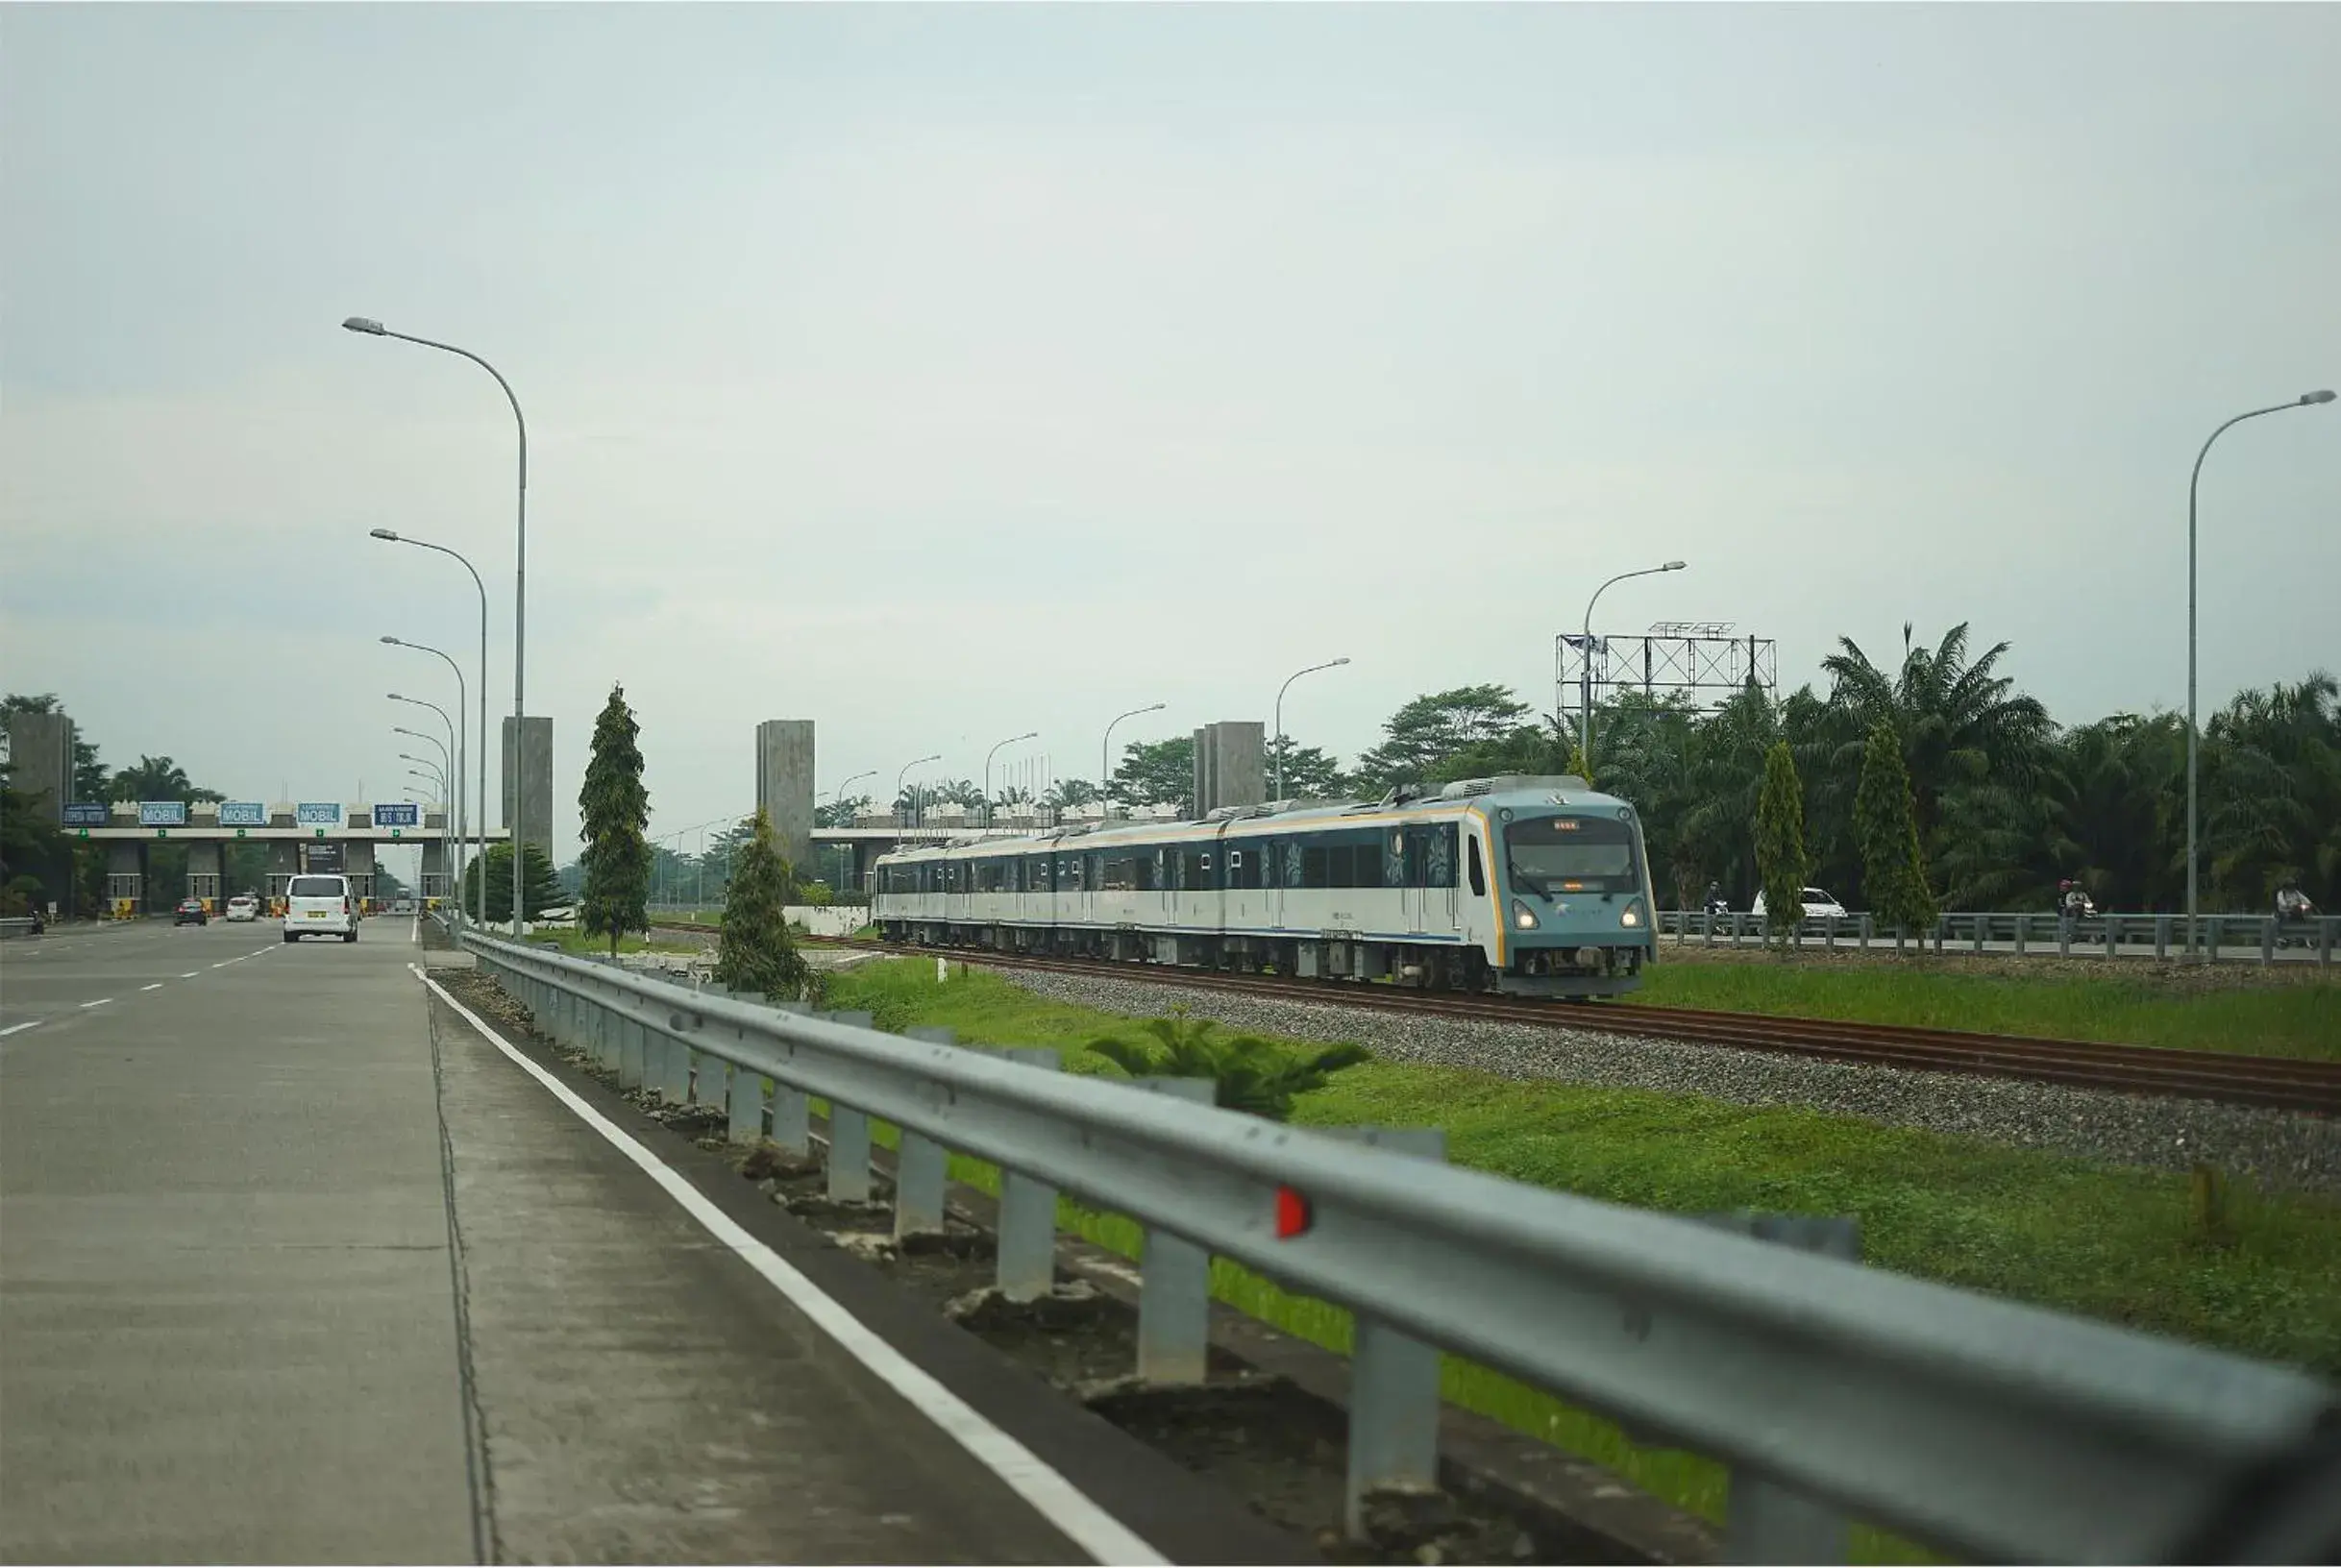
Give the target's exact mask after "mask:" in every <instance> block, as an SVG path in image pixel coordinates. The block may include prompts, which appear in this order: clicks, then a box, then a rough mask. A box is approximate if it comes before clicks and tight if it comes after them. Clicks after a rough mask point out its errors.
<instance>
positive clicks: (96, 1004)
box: [82, 996, 113, 1007]
mask: <svg viewBox="0 0 2341 1568" xmlns="http://www.w3.org/2000/svg"><path fill="white" fill-rule="evenodd" d="M112 1000H113V998H112V997H111V996H100V997H99V998H98V999H97V1000H96V1001H94V1002H84V1003H82V1006H84V1007H104V1006H105V1005H106V1004H107V1003H108V1002H111V1001H112Z"/></svg>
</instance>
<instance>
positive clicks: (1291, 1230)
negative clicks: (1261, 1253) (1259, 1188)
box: [1276, 1187, 1311, 1241]
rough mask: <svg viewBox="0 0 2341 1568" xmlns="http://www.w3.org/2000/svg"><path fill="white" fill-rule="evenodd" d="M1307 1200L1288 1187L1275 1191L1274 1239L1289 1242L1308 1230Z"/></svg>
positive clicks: (1309, 1216)
mask: <svg viewBox="0 0 2341 1568" xmlns="http://www.w3.org/2000/svg"><path fill="white" fill-rule="evenodd" d="M1310 1218H1311V1215H1310V1213H1309V1200H1308V1199H1307V1198H1304V1197H1302V1196H1301V1195H1300V1194H1299V1193H1297V1192H1295V1191H1294V1190H1293V1189H1292V1188H1289V1187H1280V1188H1277V1189H1276V1239H1277V1240H1279V1241H1289V1240H1291V1239H1292V1238H1293V1237H1296V1236H1298V1235H1300V1234H1301V1233H1302V1232H1304V1231H1306V1230H1307V1229H1308V1228H1309V1220H1310Z"/></svg>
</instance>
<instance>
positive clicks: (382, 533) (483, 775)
mask: <svg viewBox="0 0 2341 1568" xmlns="http://www.w3.org/2000/svg"><path fill="white" fill-rule="evenodd" d="M367 536H368V537H369V538H374V539H382V540H387V541H388V542H389V543H391V544H394V545H412V546H414V547H415V548H416V549H417V550H435V551H438V552H439V553H440V554H442V555H451V556H454V557H455V559H456V562H457V563H458V564H459V565H461V566H462V568H463V570H464V571H466V572H469V573H470V574H471V575H472V586H473V587H474V588H476V589H478V590H479V593H480V755H479V758H478V761H477V767H476V772H477V773H478V775H479V789H478V791H477V798H478V799H479V802H480V821H479V824H478V826H479V830H480V849H479V852H480V853H481V854H482V855H485V854H486V853H487V700H488V698H487V690H488V687H487V631H488V605H487V584H485V583H483V582H481V580H480V569H479V568H478V567H476V566H474V565H472V563H471V562H470V560H468V559H467V558H465V556H464V555H463V554H462V553H461V552H460V551H453V550H450V549H448V548H447V547H446V546H445V545H434V544H432V543H431V541H430V540H428V539H413V538H409V537H407V535H406V534H403V533H399V532H397V531H396V530H394V529H390V528H372V529H369V530H368V532H367ZM461 770H462V761H461V758H460V757H458V758H457V759H456V771H457V772H458V774H460V772H461ZM457 816H458V817H459V818H462V819H463V820H464V821H469V818H468V815H467V814H465V813H463V812H462V811H461V808H460V807H458V808H457ZM462 832H463V829H462V828H461V826H458V827H457V828H456V834H457V836H458V837H460V836H461V835H462ZM467 852H468V851H467ZM462 907H463V906H462V901H461V900H460V899H458V900H457V901H456V910H457V911H458V912H460V911H461V909H462ZM479 916H480V923H481V925H485V924H487V878H486V877H485V876H482V877H481V879H480V909H479Z"/></svg>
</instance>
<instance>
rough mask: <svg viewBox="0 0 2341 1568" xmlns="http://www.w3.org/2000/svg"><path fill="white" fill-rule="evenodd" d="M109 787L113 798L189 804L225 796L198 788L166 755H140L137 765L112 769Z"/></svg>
mask: <svg viewBox="0 0 2341 1568" xmlns="http://www.w3.org/2000/svg"><path fill="white" fill-rule="evenodd" d="M112 788H113V797H114V798H115V799H116V800H184V801H186V802H187V803H188V804H190V805H192V804H193V803H194V802H196V801H198V800H225V799H226V798H227V796H224V795H221V794H220V793H219V792H218V791H217V790H205V789H198V788H197V787H196V785H195V782H194V780H192V779H190V778H188V777H187V771H186V770H185V768H182V767H180V766H179V764H177V763H176V762H173V761H172V760H171V759H170V758H168V757H147V756H141V757H140V758H139V759H138V762H137V766H136V767H133V768H123V769H120V770H117V771H116V772H115V773H114V775H113V786H112Z"/></svg>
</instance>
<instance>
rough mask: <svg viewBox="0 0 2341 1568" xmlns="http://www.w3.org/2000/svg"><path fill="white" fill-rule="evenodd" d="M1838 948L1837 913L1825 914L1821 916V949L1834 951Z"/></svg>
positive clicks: (1827, 951) (1826, 951)
mask: <svg viewBox="0 0 2341 1568" xmlns="http://www.w3.org/2000/svg"><path fill="white" fill-rule="evenodd" d="M1836 950H1837V918H1836V916H1835V915H1824V916H1822V917H1821V951H1823V952H1825V953H1834V952H1836Z"/></svg>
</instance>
